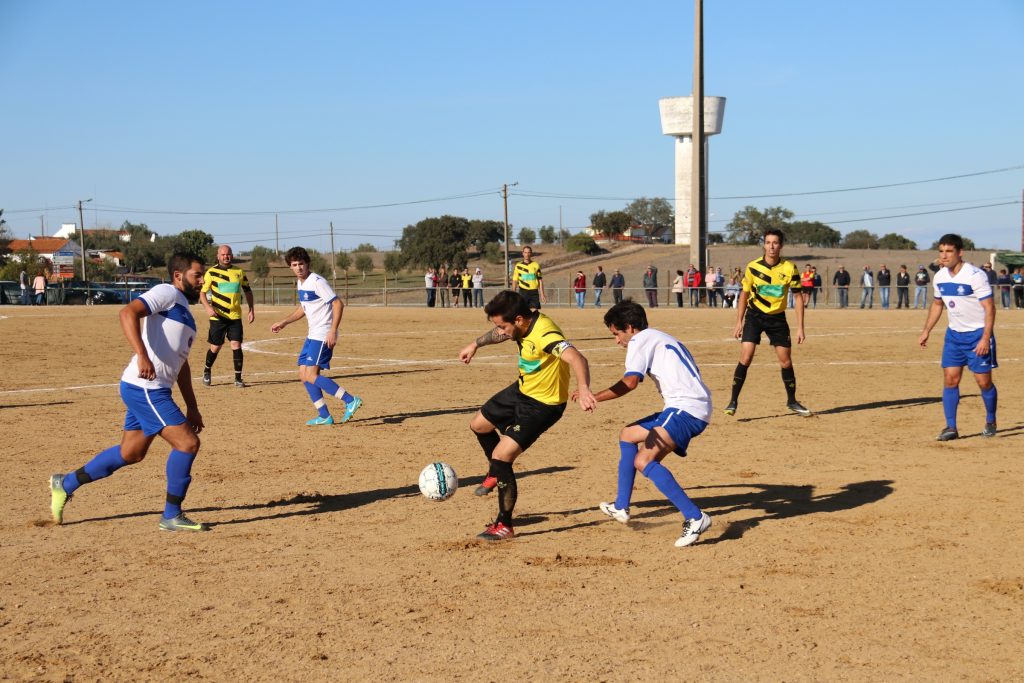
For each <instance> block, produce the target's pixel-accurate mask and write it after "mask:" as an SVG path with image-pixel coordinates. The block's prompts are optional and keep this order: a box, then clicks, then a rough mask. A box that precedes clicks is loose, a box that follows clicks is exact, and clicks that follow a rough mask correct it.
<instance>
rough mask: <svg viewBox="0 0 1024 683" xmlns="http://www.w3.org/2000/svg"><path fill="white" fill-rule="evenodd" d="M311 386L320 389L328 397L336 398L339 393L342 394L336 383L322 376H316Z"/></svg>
mask: <svg viewBox="0 0 1024 683" xmlns="http://www.w3.org/2000/svg"><path fill="white" fill-rule="evenodd" d="M313 384H315V385H316V386H318V387H320V389H322V390H323V392H324V393H325V394H327V395H328V396H338V394H339V393H344V392H342V391H341V387H339V386H338V383H337V382H335V381H334V380H333V379H331V378H330V377H323V376H322V375H317V378H316V381H315V382H313ZM339 398H340V397H339ZM342 400H344V399H342Z"/></svg>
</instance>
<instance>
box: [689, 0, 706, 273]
mask: <svg viewBox="0 0 1024 683" xmlns="http://www.w3.org/2000/svg"><path fill="white" fill-rule="evenodd" d="M694 7H695V11H694V19H693V137H692V140H693V155H692V156H691V163H692V165H691V166H690V201H691V202H693V203H692V205H691V206H692V207H693V208H692V210H691V211H690V263H693V264H695V265H696V266H697V272H698V273H703V272H705V271H706V270H707V247H708V221H707V210H708V206H707V178H706V177H705V175H704V140H705V135H704V0H694Z"/></svg>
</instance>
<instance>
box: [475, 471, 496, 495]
mask: <svg viewBox="0 0 1024 683" xmlns="http://www.w3.org/2000/svg"><path fill="white" fill-rule="evenodd" d="M497 485H498V478H497V477H495V476H494V475H492V474H488V475H487V476H486V477H484V480H483V481H482V482H481V483H480V485H479V486H477V487H476V490H475V491H473V495H474V496H486V495H487V494H488V493H490V492H491V491H493V490H494V487H495V486H497Z"/></svg>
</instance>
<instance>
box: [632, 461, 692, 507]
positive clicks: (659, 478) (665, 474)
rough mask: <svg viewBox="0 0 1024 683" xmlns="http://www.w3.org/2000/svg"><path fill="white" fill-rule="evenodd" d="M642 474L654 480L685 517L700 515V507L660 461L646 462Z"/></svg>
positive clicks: (662, 492)
mask: <svg viewBox="0 0 1024 683" xmlns="http://www.w3.org/2000/svg"><path fill="white" fill-rule="evenodd" d="M643 475H644V476H645V477H647V478H648V479H650V480H651V481H652V482H654V485H655V486H657V487H658V490H659V491H661V494H662V495H663V496H665V497H666V498H668V499H669V500H670V501H672V504H673V505H675V506H676V507H677V508H679V511H680V512H682V513H683V517H685V518H686V519H697V518H698V517H700V508H699V507H697V506H696V505H694V504H693V501H692V500H690V498H689V496H687V495H686V492H685V491H683V487H681V486H680V485H679V484H678V482H676V478H675V477H673V476H672V473H671V472H669V471H668V469H667V468H666V467H665V466H664V465H662V464H661V463H660V462H657V461H654V462H649V463H647V467H645V468H644V471H643Z"/></svg>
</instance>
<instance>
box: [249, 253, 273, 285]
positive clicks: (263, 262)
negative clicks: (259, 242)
mask: <svg viewBox="0 0 1024 683" xmlns="http://www.w3.org/2000/svg"><path fill="white" fill-rule="evenodd" d="M249 270H251V271H252V274H253V275H255V276H256V279H258V280H264V279H266V277H267V276H268V275H270V261H269V259H268V258H267V255H266V254H265V253H263V252H259V253H254V254H253V255H252V256H251V257H250V258H249Z"/></svg>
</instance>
